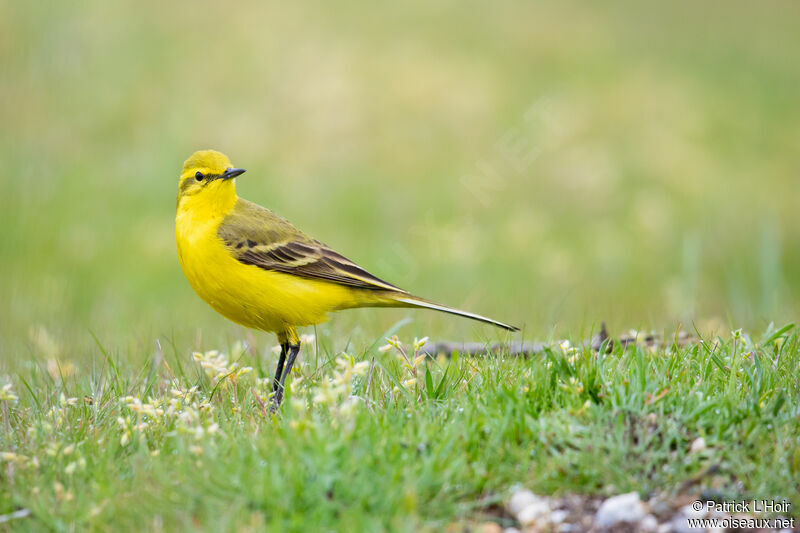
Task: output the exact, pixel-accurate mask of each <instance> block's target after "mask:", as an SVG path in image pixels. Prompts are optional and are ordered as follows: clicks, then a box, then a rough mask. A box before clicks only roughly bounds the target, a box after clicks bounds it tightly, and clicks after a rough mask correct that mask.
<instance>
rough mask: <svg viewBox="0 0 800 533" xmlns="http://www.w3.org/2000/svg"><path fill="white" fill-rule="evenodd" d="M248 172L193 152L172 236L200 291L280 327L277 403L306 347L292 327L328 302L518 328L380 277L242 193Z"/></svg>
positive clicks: (252, 320) (264, 324)
mask: <svg viewBox="0 0 800 533" xmlns="http://www.w3.org/2000/svg"><path fill="white" fill-rule="evenodd" d="M243 172H244V169H241V168H234V167H233V165H231V162H230V160H229V159H228V158H227V157H226V156H225V155H224V154H221V153H220V152H216V151H214V150H202V151H199V152H195V153H194V154H192V156H191V157H190V158H189V159H187V160H186V162H185V163H184V164H183V171H182V172H181V176H180V181H179V184H178V207H177V214H176V216H175V237H176V240H177V243H178V258H179V259H180V263H181V267H182V268H183V272H184V274H185V275H186V278H187V279H188V280H189V283H190V284H191V286H192V288H193V289H194V290H195V292H197V294H198V295H200V297H201V298H202V299H203V300H205V301H206V302H207V303H208V304H209V305H210V306H211V307H213V308H214V309H215V310H216V311H217V312H219V313H220V314H222V315H223V316H225V317H226V318H228V319H230V320H232V321H234V322H236V323H238V324H241V325H243V326H247V327H249V328H255V329H261V330H264V331H272V332H275V333H276V334H277V335H278V341H279V342H280V345H281V354H280V357H279V358H278V368H277V369H276V371H275V379H274V381H273V392H274V395H273V402H274V406H275V407H277V406H278V405H280V403H281V400H282V398H283V390H284V383H285V381H286V376H287V375H288V374H289V372H291V370H292V365H293V364H294V362H295V359H296V358H297V354H298V352H299V351H300V338H299V337H298V336H297V329H296V328H297V327H298V326H309V325H312V324H319V323H320V322H324V321H325V320H327V317H328V313H329V312H330V311H338V310H340V309H351V308H354V307H424V308H426V309H434V310H436V311H444V312H445V313H452V314H454V315H459V316H464V317H467V318H472V319H474V320H480V321H482V322H487V323H489V324H494V325H495V326H499V327H501V328H504V329H507V330H510V331H518V328H515V327H514V326H509V325H508V324H503V323H502V322H498V321H496V320H492V319H491V318H486V317H484V316H480V315H476V314H474V313H468V312H466V311H461V310H458V309H453V308H451V307H446V306H444V305H439V304H436V303H433V302H429V301H427V300H423V299H422V298H418V297H416V296H412V295H411V294H409V293H408V292H406V291H404V290H403V289H400V288H398V287H395V286H394V285H391V284H389V283H386V282H385V281H383V280H381V279H379V278H376V277H375V276H373V275H372V274H370V273H369V272H367V271H366V270H364V269H363V268H361V267H359V266H358V265H356V264H355V263H353V262H352V261H350V260H349V259H347V258H345V257H344V256H342V255H340V254H338V253H336V252H334V251H333V250H331V249H330V248H328V247H327V246H325V245H324V244H322V243H321V242H319V241H316V240H314V239H312V238H311V237H308V236H307V235H306V234H305V233H303V232H302V231H300V230H299V229H297V228H296V227H294V226H293V225H292V224H291V223H290V222H289V221H287V220H286V219H284V218H282V217H280V216H278V215H276V214H275V213H273V212H272V211H270V210H268V209H265V208H263V207H261V206H259V205H256V204H254V203H251V202H248V201H247V200H243V199H242V198H239V197H238V196H236V180H235V179H234V178H235V177H236V176H239V175H240V174H242V173H243ZM287 354H288V359H287ZM284 363H286V368H285V369H284Z"/></svg>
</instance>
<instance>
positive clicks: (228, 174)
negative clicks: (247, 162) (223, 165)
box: [219, 168, 245, 180]
mask: <svg viewBox="0 0 800 533" xmlns="http://www.w3.org/2000/svg"><path fill="white" fill-rule="evenodd" d="M244 172H245V170H244V169H243V168H228V169H226V170H225V172H223V173H222V175H221V176H220V177H219V178H220V179H223V180H230V179H233V178H235V177H236V176H238V175H239V174H244Z"/></svg>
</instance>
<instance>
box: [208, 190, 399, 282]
mask: <svg viewBox="0 0 800 533" xmlns="http://www.w3.org/2000/svg"><path fill="white" fill-rule="evenodd" d="M217 235H218V236H219V238H220V239H222V240H223V242H225V244H226V245H227V247H228V249H229V251H230V252H231V254H232V255H233V256H234V257H236V259H237V260H239V261H240V262H241V263H244V264H246V265H254V266H257V267H259V268H263V269H264V270H272V271H275V272H284V273H286V274H292V275H294V276H299V277H302V278H307V279H316V280H321V281H329V282H332V283H338V284H340V285H346V286H348V287H354V288H359V289H370V290H384V291H385V290H390V291H397V292H402V293H406V291H404V290H402V289H400V288H398V287H395V286H394V285H391V284H389V283H386V282H385V281H383V280H381V279H379V278H377V277H375V276H373V275H372V274H370V273H369V272H367V271H366V270H364V269H363V268H361V267H360V266H358V265H356V264H355V263H353V262H352V261H350V260H349V259H347V258H346V257H344V256H343V255H341V254H339V253H337V252H335V251H333V250H331V249H330V248H328V247H327V246H325V245H324V244H322V243H321V242H319V241H316V240H314V239H311V238H310V237H308V236H307V235H305V234H304V233H303V232H302V231H300V230H299V229H297V228H296V227H294V226H293V225H292V224H291V223H290V222H289V221H288V220H286V219H284V218H282V217H279V216H278V215H276V214H275V213H273V212H272V211H270V210H268V209H265V208H263V207H261V206H259V205H256V204H254V203H251V202H248V201H246V200H242V199H239V200H238V201H237V203H236V206H235V207H234V209H233V210H232V211H231V213H230V214H229V215H228V216H227V217H225V219H224V220H223V221H222V224H220V226H219V229H218V230H217Z"/></svg>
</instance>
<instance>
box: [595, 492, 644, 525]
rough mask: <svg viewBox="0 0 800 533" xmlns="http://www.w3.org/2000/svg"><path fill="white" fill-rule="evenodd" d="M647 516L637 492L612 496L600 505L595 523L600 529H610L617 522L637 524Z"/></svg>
mask: <svg viewBox="0 0 800 533" xmlns="http://www.w3.org/2000/svg"><path fill="white" fill-rule="evenodd" d="M646 514H647V510H646V509H645V506H644V504H643V503H642V500H641V499H640V498H639V493H638V492H629V493H628V494H620V495H618V496H612V497H611V498H608V499H607V500H606V501H604V502H603V503H602V505H600V509H598V510H597V514H596V515H595V521H596V522H597V525H598V526H600V527H610V526H613V525H614V524H618V523H619V522H639V521H640V520H641V519H642V518H644V517H645V515H646Z"/></svg>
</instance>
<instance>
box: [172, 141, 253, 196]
mask: <svg viewBox="0 0 800 533" xmlns="http://www.w3.org/2000/svg"><path fill="white" fill-rule="evenodd" d="M242 173H244V169H243V168H234V166H233V165H232V164H231V160H230V159H228V156H226V155H225V154H223V153H221V152H217V151H216V150H200V151H198V152H195V153H193V154H192V155H191V156H190V157H189V159H187V160H186V162H185V163H184V164H183V171H182V172H181V177H180V181H179V182H178V205H180V204H181V203H182V202H183V201H184V200H189V199H190V198H191V199H192V202H198V203H200V202H202V203H209V204H213V203H215V202H216V201H225V200H228V199H235V198H236V185H235V181H236V180H234V179H233V178H235V177H236V176H238V175H240V174H242Z"/></svg>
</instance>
